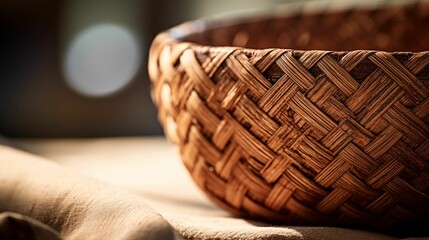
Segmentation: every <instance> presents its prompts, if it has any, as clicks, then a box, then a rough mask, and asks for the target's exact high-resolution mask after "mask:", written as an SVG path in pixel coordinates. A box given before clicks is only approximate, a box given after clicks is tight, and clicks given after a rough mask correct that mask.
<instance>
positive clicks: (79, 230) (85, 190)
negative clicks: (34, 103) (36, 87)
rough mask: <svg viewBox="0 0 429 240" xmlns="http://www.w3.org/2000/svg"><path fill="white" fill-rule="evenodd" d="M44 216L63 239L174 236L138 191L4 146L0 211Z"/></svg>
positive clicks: (0, 162)
mask: <svg viewBox="0 0 429 240" xmlns="http://www.w3.org/2000/svg"><path fill="white" fill-rule="evenodd" d="M5 211H11V212H15V213H19V214H22V215H25V216H28V217H30V218H32V219H35V220H37V221H40V222H42V223H43V224H46V225H48V226H50V227H51V228H53V229H54V230H55V231H57V232H58V233H59V234H60V236H61V237H62V238H63V239H70V240H71V239H174V231H173V230H172V228H171V227H170V225H169V224H168V222H167V221H166V220H165V219H164V218H162V217H161V216H160V215H159V214H158V213H156V212H155V211H154V210H152V209H151V208H150V207H149V206H147V205H146V204H145V203H144V202H143V200H142V199H141V198H139V197H138V196H135V195H132V194H129V193H127V192H125V191H122V190H120V189H117V188H114V187H111V186H107V185H106V184H104V183H100V182H98V181H94V180H92V179H90V178H87V177H84V176H81V175H79V174H77V173H75V172H72V171H68V170H65V169H63V168H62V167H60V166H58V165H56V164H54V163H52V162H50V161H47V160H44V159H42V158H39V157H36V156H33V155H30V154H26V153H23V152H20V151H18V150H15V149H12V148H9V147H4V146H0V212H5Z"/></svg>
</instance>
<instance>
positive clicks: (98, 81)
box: [64, 24, 141, 97]
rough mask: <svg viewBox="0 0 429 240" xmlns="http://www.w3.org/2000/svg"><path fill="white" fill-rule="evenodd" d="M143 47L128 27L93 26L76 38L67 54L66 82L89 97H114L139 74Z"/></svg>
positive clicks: (111, 25)
mask: <svg viewBox="0 0 429 240" xmlns="http://www.w3.org/2000/svg"><path fill="white" fill-rule="evenodd" d="M140 60H141V56H140V47H139V43H138V40H137V39H136V37H135V36H134V35H133V34H132V33H131V32H129V31H128V30H127V29H126V28H124V27H121V26H118V25H113V24H100V25H95V26H93V27H90V28H88V29H86V30H84V31H82V32H81V33H79V34H78V35H77V37H76V38H75V39H74V40H73V42H72V43H71V45H70V46H69V49H68V51H67V54H66V58H65V66H64V68H65V69H64V71H65V74H66V80H67V83H68V84H69V85H70V87H72V88H73V89H74V90H76V91H77V92H79V93H82V94H85V95H88V96H94V97H96V96H105V95H108V94H112V93H114V92H116V91H118V90H120V89H121V88H123V87H124V86H125V85H127V83H129V82H130V81H131V80H132V79H133V77H134V75H135V74H136V72H137V70H138V68H139V66H140Z"/></svg>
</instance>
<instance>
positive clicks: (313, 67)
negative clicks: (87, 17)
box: [149, 2, 429, 229]
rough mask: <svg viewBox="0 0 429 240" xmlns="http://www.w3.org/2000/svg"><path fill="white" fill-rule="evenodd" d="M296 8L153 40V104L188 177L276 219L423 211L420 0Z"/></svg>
mask: <svg viewBox="0 0 429 240" xmlns="http://www.w3.org/2000/svg"><path fill="white" fill-rule="evenodd" d="M409 3H410V2H409ZM293 9H295V8H293ZM297 9H300V12H296V11H275V14H274V15H272V16H259V17H255V18H240V19H236V20H217V21H197V22H190V23H186V24H184V25H181V26H179V27H176V28H173V29H171V30H169V31H167V32H164V33H161V34H159V35H158V36H157V37H156V38H155V40H154V41H153V44H152V47H151V51H150V60H149V72H150V77H151V79H152V84H153V85H152V94H153V99H154V102H155V103H156V105H157V106H158V108H159V119H160V121H161V123H162V124H163V126H164V130H165V133H166V135H167V137H168V138H169V139H170V140H171V141H172V142H173V143H175V144H176V145H177V146H178V147H179V149H180V154H181V157H182V160H183V162H184V164H185V165H186V167H187V169H188V170H189V172H190V173H191V175H192V177H193V179H194V180H195V182H196V183H197V184H198V186H199V187H200V188H202V189H203V190H204V192H206V193H207V194H208V196H209V197H210V198H211V199H212V200H213V201H215V202H216V203H218V204H219V205H220V206H222V207H224V208H226V209H228V210H230V211H232V212H233V213H237V214H241V215H245V216H250V217H257V218H263V219H266V220H268V221H272V222H276V223H281V224H322V225H335V226H339V225H340V226H359V227H360V226H364V227H373V228H377V229H384V228H391V227H395V226H398V225H399V224H404V223H415V222H421V221H424V220H425V219H427V218H429V137H428V136H429V97H428V96H429V52H426V51H425V50H427V49H429V4H428V2H418V3H413V4H407V5H403V4H402V5H394V6H376V7H366V8H363V7H360V8H343V9H335V10H327V9H323V10H311V11H310V10H305V9H306V8H297ZM315 9H320V8H315ZM318 11H319V12H318ZM284 12H285V13H284ZM292 49H300V50H292ZM314 49H317V50H314ZM357 49H377V50H357Z"/></svg>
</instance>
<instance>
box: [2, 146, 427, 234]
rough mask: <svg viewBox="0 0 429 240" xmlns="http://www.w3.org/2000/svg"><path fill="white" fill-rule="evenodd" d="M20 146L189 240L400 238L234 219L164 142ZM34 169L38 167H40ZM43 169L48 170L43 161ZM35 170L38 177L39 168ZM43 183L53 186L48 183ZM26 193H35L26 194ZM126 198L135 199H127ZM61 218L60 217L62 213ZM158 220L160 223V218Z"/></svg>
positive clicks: (113, 207) (82, 197)
mask: <svg viewBox="0 0 429 240" xmlns="http://www.w3.org/2000/svg"><path fill="white" fill-rule="evenodd" d="M18 144H20V145H21V146H22V147H23V148H25V149H27V150H29V151H31V152H33V153H36V154H37V155H41V156H45V157H47V158H49V159H52V160H53V161H55V162H58V163H60V164H61V165H64V166H66V167H68V168H69V169H72V170H73V171H74V170H76V172H83V173H85V174H86V175H89V176H91V177H93V178H96V179H98V180H101V181H103V182H108V183H110V184H112V185H116V186H117V187H118V186H119V187H120V188H124V189H128V190H129V191H132V192H134V193H135V194H137V195H139V196H140V197H141V199H136V198H135V197H134V196H132V195H129V194H127V193H122V194H123V195H124V196H126V197H122V198H121V199H122V200H121V201H123V203H126V202H128V201H130V202H131V205H134V204H136V203H141V204H142V205H143V206H144V207H143V208H146V207H147V206H146V205H145V204H144V203H143V202H145V203H147V204H148V205H150V206H151V207H152V208H154V209H155V210H156V211H157V212H159V213H160V214H161V215H162V216H163V217H164V218H165V219H166V220H167V221H168V222H169V223H170V224H171V226H172V227H173V228H174V229H175V230H176V231H177V232H178V233H179V234H180V235H181V236H182V237H183V238H185V239H329V240H336V239H341V240H342V239H369V240H371V239H397V238H394V237H391V236H388V235H383V234H377V233H371V232H366V231H359V230H351V229H342V228H331V227H305V226H300V227H297V226H271V225H268V224H264V223H260V222H253V221H248V220H244V219H240V218H235V217H233V216H231V215H230V214H229V213H227V212H226V211H224V210H222V209H220V208H218V207H217V206H216V205H214V204H213V203H212V202H210V201H209V200H208V199H207V198H206V197H205V196H204V194H203V193H201V192H200V191H199V190H198V189H197V188H196V186H195V185H194V183H193V182H192V180H191V179H190V177H189V175H188V174H187V172H186V170H185V169H184V167H183V166H182V164H181V162H180V160H179V159H178V157H177V154H176V152H175V151H174V149H173V147H172V146H170V145H169V144H167V143H166V141H165V140H164V139H163V138H110V139H92V140H26V141H25V140H22V141H19V142H18ZM39 161H43V160H39ZM34 164H35V165H36V163H34ZM37 164H39V163H37ZM43 164H44V165H46V163H45V162H44V163H43ZM38 170H40V169H38ZM28 171H30V170H28ZM31 171H32V172H34V171H35V169H33V170H31ZM61 171H62V170H61ZM0 172H1V159H0ZM73 174H75V173H73ZM0 176H1V173H0ZM57 180H58V179H57ZM43 181H49V179H44V180H43ZM87 182H88V183H89V184H94V183H93V181H92V180H89V179H85V180H82V181H81V182H80V183H79V184H83V185H87ZM40 183H42V180H41V181H40ZM60 183H61V181H56V182H55V183H52V184H60ZM61 184H62V183H61ZM76 184H77V183H76ZM76 184H74V185H76ZM100 188H102V189H104V190H103V192H105V194H104V198H105V200H104V201H105V203H106V204H105V207H107V208H110V209H111V210H112V211H113V212H115V214H117V211H119V212H120V211H122V209H119V210H118V209H117V208H118V206H117V204H116V203H115V201H113V204H108V203H109V201H108V200H109V199H115V198H116V197H118V195H117V194H112V193H116V192H117V191H119V190H117V189H115V188H113V187H110V186H105V185H103V186H100ZM0 189H1V186H0ZM109 189H114V190H109ZM27 191H28V192H31V190H28V189H27ZM109 192H110V193H109ZM0 195H1V194H0ZM128 196H132V197H130V199H128ZM0 197H1V196H0ZM51 197H52V198H53V197H54V196H51ZM88 197H89V196H88V195H85V194H82V192H80V195H76V196H75V198H72V199H74V200H73V201H76V199H78V198H80V199H83V200H84V199H86V198H88ZM71 201H72V200H71ZM81 201H82V200H81ZM110 202H111V201H110ZM88 208H89V207H88ZM147 208H149V207H147ZM125 212H127V208H125ZM128 213H129V212H128ZM59 214H60V215H61V212H59ZM125 215H126V214H125ZM134 215H135V216H141V217H142V219H143V220H142V221H143V222H145V221H146V219H148V217H147V216H154V213H153V212H151V211H150V212H149V213H148V214H146V213H145V212H144V211H143V212H141V213H140V214H134ZM155 215H156V214H155ZM155 218H156V219H158V218H157V217H156V216H155ZM78 219H79V218H78ZM83 223H86V222H83ZM131 223H133V221H131ZM159 223H161V224H162V225H163V226H164V228H163V229H164V230H165V228H167V227H166V225H165V223H163V222H162V221H161V220H160V219H159ZM122 226H123V228H122V230H124V231H127V230H128V229H133V228H135V227H137V228H138V227H141V228H144V229H146V228H147V227H148V226H153V225H150V224H149V225H145V224H142V225H140V226H133V227H130V226H124V225H122ZM101 227H102V226H99V227H98V228H97V229H99V231H102V230H101V229H102V228H101ZM167 232H168V231H167ZM85 234H87V235H86V236H92V234H94V231H91V229H87V231H86V232H85ZM63 236H68V235H67V234H66V235H63ZM409 236H413V233H410V235H409ZM176 237H177V236H176ZM159 239H164V238H162V237H161V238H159ZM422 239H423V238H422ZM427 239H429V238H427Z"/></svg>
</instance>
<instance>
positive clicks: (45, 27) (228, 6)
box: [0, 0, 287, 137]
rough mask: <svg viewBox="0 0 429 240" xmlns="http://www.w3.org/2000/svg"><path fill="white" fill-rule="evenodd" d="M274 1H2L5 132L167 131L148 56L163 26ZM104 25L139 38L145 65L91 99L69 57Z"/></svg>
mask: <svg viewBox="0 0 429 240" xmlns="http://www.w3.org/2000/svg"><path fill="white" fill-rule="evenodd" d="M284 2H287V1H281V0H278V1H274V0H273V1H268V0H228V1H227V0H205V1H200V0H188V1H177V0H153V1H152V0H150V1H139V0H124V1H113V0H104V1H100V0H92V1H91V0H88V1H85V0H69V1H58V0H38V1H22V0H2V1H0V134H3V135H6V136H9V137H99V136H125V135H127V136H134V135H154V134H161V133H162V129H161V127H160V126H159V124H158V122H157V118H156V110H155V107H154V106H153V104H152V102H151V99H150V93H149V90H150V81H149V79H148V76H147V67H146V66H147V55H148V49H149V46H150V42H151V41H152V39H153V37H154V36H155V35H156V34H157V33H159V32H160V31H162V30H164V29H167V28H170V27H172V26H174V25H177V24H179V23H181V22H183V21H186V20H191V19H196V18H201V17H205V16H211V15H216V14H220V13H226V12H231V11H236V10H247V9H262V8H269V7H272V6H274V5H276V4H279V3H284ZM102 23H114V24H118V25H121V26H125V27H126V28H128V29H129V30H131V31H132V32H133V33H134V34H136V35H137V36H138V37H139V41H140V45H141V49H140V51H141V53H140V54H141V56H142V61H141V64H140V65H141V66H140V67H139V69H138V71H137V73H136V74H135V76H134V77H133V78H132V79H131V81H130V82H129V83H128V84H127V85H126V86H125V87H124V88H122V89H120V91H117V92H114V93H112V94H109V95H107V96H102V97H93V96H88V95H85V94H82V93H79V92H78V91H75V90H73V89H72V88H70V87H69V85H68V84H67V82H66V81H65V74H64V69H63V62H64V57H65V52H66V49H67V47H68V46H69V44H70V43H71V42H72V40H73V39H74V38H75V37H76V36H78V34H79V33H80V32H82V31H83V30H84V29H86V28H88V27H90V26H94V25H96V24H102Z"/></svg>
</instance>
